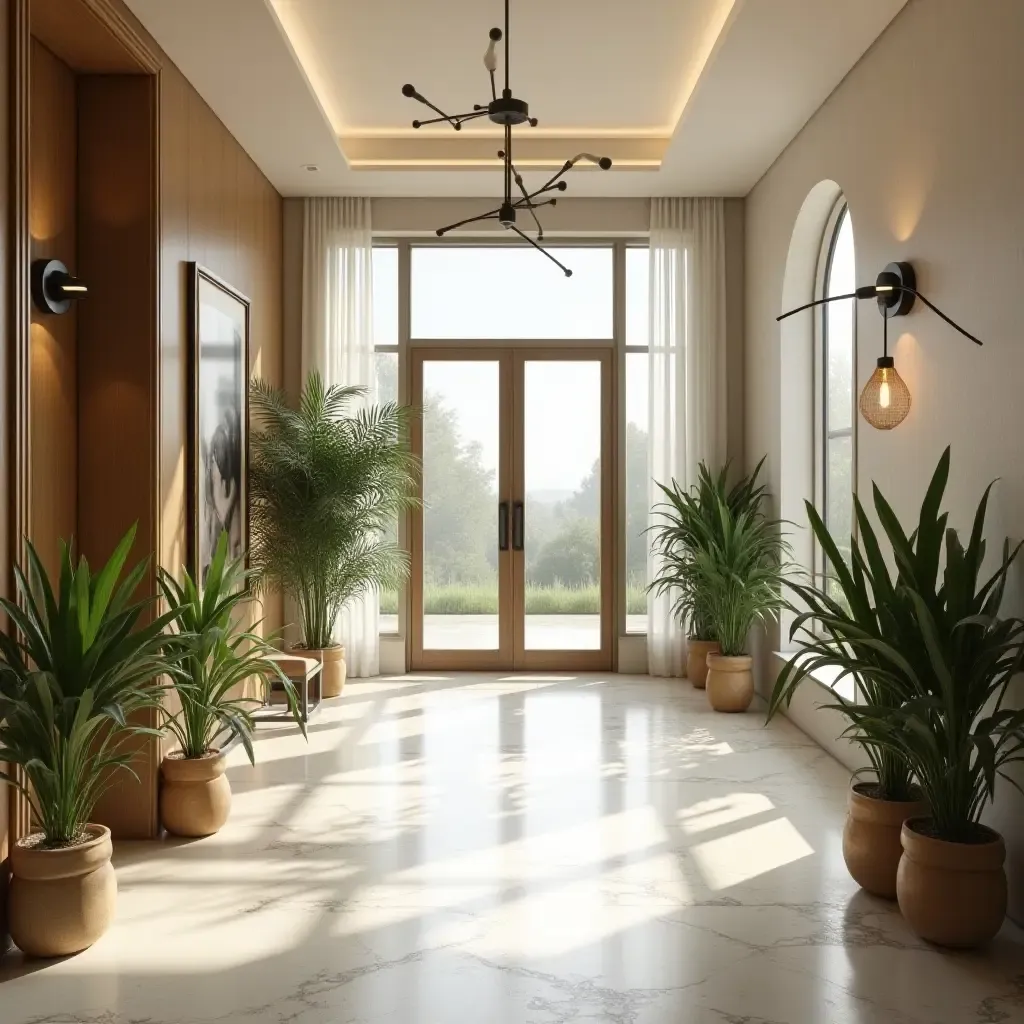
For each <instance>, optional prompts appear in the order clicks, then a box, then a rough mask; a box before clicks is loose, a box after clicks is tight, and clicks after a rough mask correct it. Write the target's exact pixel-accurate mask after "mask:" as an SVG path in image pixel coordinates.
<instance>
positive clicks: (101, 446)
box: [78, 75, 159, 838]
mask: <svg viewBox="0 0 1024 1024" xmlns="http://www.w3.org/2000/svg"><path fill="white" fill-rule="evenodd" d="M156 94H157V83H156V79H155V78H154V77H153V76H150V75H82V76H81V77H80V78H79V80H78V143H79V145H78V169H79V174H78V213H79V240H78V241H79V267H80V271H81V274H82V277H83V278H84V279H85V280H86V281H87V282H88V284H89V296H88V299H87V300H86V301H83V302H82V304H81V308H80V311H79V326H78V347H79V368H78V400H79V414H78V465H79V488H78V490H79V501H78V537H79V548H80V550H81V552H82V553H83V554H84V555H85V556H86V557H87V558H88V559H89V561H90V563H92V564H93V565H99V564H102V563H103V562H104V561H105V560H106V559H107V558H109V557H110V554H111V553H112V551H113V550H114V548H115V547H116V545H117V543H118V542H119V541H120V539H121V537H122V536H123V535H124V533H125V531H126V530H128V529H129V528H130V527H131V526H132V524H133V523H134V524H136V527H137V529H136V538H135V547H134V550H133V552H132V562H133V563H134V562H135V561H137V560H140V559H143V558H148V557H151V555H152V553H153V552H154V551H155V550H156V546H157V516H156V482H157V479H158V477H157V454H156V449H157V383H156V382H157V368H156V353H157V333H158V332H157V312H156V311H157V299H156V288H157V237H158V236H157V207H156V191H157V165H156V161H157V151H156V137H157V125H156V117H157V108H156ZM144 593H149V594H153V593H155V580H154V574H153V571H152V564H151V569H150V572H149V573H148V574H147V575H146V577H145V578H144V581H143V583H142V585H141V587H140V595H139V596H142V595H143V594H144ZM145 724H147V725H153V724H155V722H153V721H152V720H151V718H147V720H146V722H145ZM134 743H135V746H136V748H137V750H138V752H139V753H138V756H137V757H136V758H135V760H134V762H133V768H134V770H135V772H136V774H137V775H138V776H139V778H138V780H136V779H134V778H132V777H131V776H130V775H129V774H127V773H124V772H122V773H118V774H117V776H116V779H115V781H114V784H113V785H112V787H111V788H110V789H109V790H107V792H106V793H105V794H104V796H103V798H102V799H101V800H100V803H99V804H98V805H97V808H96V811H95V814H94V819H95V820H96V821H98V822H101V823H102V824H104V825H107V826H109V828H110V829H111V831H112V832H113V834H114V836H115V837H117V838H146V837H149V836H152V835H155V834H156V830H157V807H156V789H157V772H158V767H159V766H158V763H157V746H158V745H157V743H156V742H155V740H154V739H153V738H152V737H149V736H143V737H138V738H137V739H136V740H135V741H134Z"/></svg>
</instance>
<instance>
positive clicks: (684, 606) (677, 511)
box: [648, 459, 765, 640]
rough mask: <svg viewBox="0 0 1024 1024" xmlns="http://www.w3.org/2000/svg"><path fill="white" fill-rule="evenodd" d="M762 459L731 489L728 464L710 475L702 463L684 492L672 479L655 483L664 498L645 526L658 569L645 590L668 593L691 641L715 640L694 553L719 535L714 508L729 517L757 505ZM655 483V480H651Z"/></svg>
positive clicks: (760, 493)
mask: <svg viewBox="0 0 1024 1024" xmlns="http://www.w3.org/2000/svg"><path fill="white" fill-rule="evenodd" d="M763 465H764V459H761V461H760V462H759V463H758V464H757V465H756V466H755V467H754V471H753V473H751V474H750V475H749V476H744V477H742V478H741V479H740V480H738V481H737V482H736V484H735V485H733V486H732V487H731V488H730V487H729V486H728V485H727V482H726V481H727V479H728V475H729V464H728V463H726V465H725V466H723V467H722V469H721V470H720V471H719V472H718V474H717V475H713V474H712V473H711V471H710V470H709V469H708V467H707V465H706V464H705V463H703V462H701V463H700V465H699V466H698V469H697V482H696V483H695V484H694V485H692V486H691V487H690V488H689V489H688V490H685V489H684V488H683V487H682V486H681V485H680V484H679V483H677V482H676V481H675V480H673V481H672V482H671V485H670V486H666V485H664V484H661V483H658V484H657V486H658V487H659V488H660V489H661V491H662V493H663V494H664V495H665V498H666V501H664V502H661V503H659V504H658V505H655V507H654V515H655V516H656V517H658V518H659V520H660V521H659V522H658V523H656V524H655V525H654V526H652V527H650V528H649V532H651V533H652V534H653V535H654V540H653V542H652V545H651V547H652V550H653V551H654V553H655V555H656V556H657V559H658V563H659V570H658V573H657V576H656V577H655V579H654V581H653V582H652V583H651V584H650V585H649V587H648V590H650V591H652V592H653V593H655V594H659V595H661V594H668V595H669V596H670V597H671V599H672V614H673V615H674V616H675V618H676V619H677V621H678V622H679V623H680V625H681V626H682V627H683V629H684V630H686V631H687V632H688V634H689V635H690V637H691V638H692V639H694V640H717V639H718V636H717V635H716V634H715V630H714V623H713V620H712V615H711V608H710V604H709V601H710V596H709V595H708V594H707V593H705V591H704V590H703V589H702V578H701V576H699V575H698V574H696V573H694V572H693V571H692V567H693V559H694V558H695V556H696V554H697V552H698V551H700V550H702V548H703V547H704V546H706V545H708V544H710V543H713V542H716V541H719V540H720V539H721V532H720V527H721V523H722V519H721V516H720V514H719V510H720V508H721V506H722V505H723V504H724V505H725V506H726V507H727V508H728V510H729V512H730V515H731V516H732V517H733V518H737V517H739V516H741V515H742V514H743V513H744V512H747V511H752V510H757V509H760V507H761V501H762V499H763V497H764V493H765V485H764V484H758V482H757V478H758V476H759V474H760V472H761V467H762V466H763ZM656 483H657V481H656Z"/></svg>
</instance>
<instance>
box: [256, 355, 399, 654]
mask: <svg viewBox="0 0 1024 1024" xmlns="http://www.w3.org/2000/svg"><path fill="white" fill-rule="evenodd" d="M365 392H366V389H365V388H360V387H339V386H337V385H331V386H330V387H327V386H325V384H324V382H323V379H322V378H321V376H320V375H319V374H318V373H316V372H314V373H312V374H310V376H309V378H308V379H307V381H306V386H305V388H304V389H303V392H302V397H301V399H300V401H299V405H298V408H295V409H293V408H292V407H291V406H290V405H289V404H288V401H287V399H286V397H285V395H284V393H283V392H282V391H280V390H279V389H277V388H274V387H271V386H270V385H269V384H266V383H265V382H263V381H255V382H254V383H253V385H252V392H251V394H252V406H253V409H254V410H255V412H256V414H257V415H258V416H259V417H260V418H261V419H262V428H261V429H260V430H257V431H255V432H253V434H252V437H251V439H250V452H251V457H250V464H249V486H250V495H251V504H252V508H251V520H250V533H251V537H252V563H253V565H254V566H255V567H256V569H257V572H258V576H257V582H258V583H259V584H260V585H274V586H277V587H279V588H280V589H281V590H283V591H284V592H285V593H288V594H290V595H292V596H293V597H294V598H295V600H296V602H297V604H298V608H299V621H300V626H301V630H302V641H303V646H305V647H307V648H309V649H311V650H322V649H323V648H325V647H330V646H331V645H332V644H333V638H332V633H333V629H334V624H335V621H336V620H337V618H338V614H339V613H340V611H341V609H342V607H343V606H344V605H345V603H346V602H347V601H350V600H351V599H352V598H355V597H358V596H359V595H361V594H363V593H365V592H366V591H367V590H371V589H377V590H390V589H394V588H397V587H399V586H400V585H401V584H402V582H403V581H404V580H405V578H406V577H407V575H408V558H407V556H406V554H405V552H403V551H402V550H401V549H400V548H398V547H397V545H395V544H394V543H391V542H389V541H387V540H385V537H386V535H387V530H388V527H389V526H391V525H392V524H393V522H394V519H395V517H396V516H397V515H398V513H399V512H400V511H402V510H403V509H405V508H407V507H409V506H410V505H411V504H412V503H413V498H412V497H411V495H412V493H413V490H414V486H415V477H414V473H415V471H416V460H415V459H414V457H413V455H412V453H411V450H410V446H409V442H408V429H407V427H408V410H406V409H404V408H402V407H400V406H398V405H397V404H395V403H393V402H389V403H385V404H382V405H374V406H370V407H369V408H366V409H362V410H360V411H359V412H357V413H356V414H355V415H348V412H347V410H348V408H349V406H350V405H351V403H352V402H354V401H355V400H356V399H358V398H360V397H361V396H363V395H364V394H365Z"/></svg>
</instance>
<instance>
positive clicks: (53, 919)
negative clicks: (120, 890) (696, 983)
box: [8, 825, 117, 957]
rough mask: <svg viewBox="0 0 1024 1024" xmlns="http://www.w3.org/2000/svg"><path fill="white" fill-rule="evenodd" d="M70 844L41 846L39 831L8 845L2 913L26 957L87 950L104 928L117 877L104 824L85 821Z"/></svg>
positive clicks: (114, 902) (111, 917)
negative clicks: (8, 864) (83, 836)
mask: <svg viewBox="0 0 1024 1024" xmlns="http://www.w3.org/2000/svg"><path fill="white" fill-rule="evenodd" d="M85 831H86V837H87V838H86V839H85V840H84V841H83V842H81V843H79V844H78V845H76V846H68V847H64V848H61V849H43V848H40V847H39V845H38V843H39V839H40V838H41V837H40V836H39V835H32V836H26V837H25V838H23V839H19V840H18V841H17V842H16V843H15V844H14V846H13V847H12V848H11V873H12V878H11V884H10V890H9V892H8V913H9V916H10V923H9V926H10V931H11V938H12V939H13V940H14V942H15V943H16V944H17V946H18V948H19V949H21V950H22V952H24V953H27V954H29V955H30V956H40V957H54V956H70V955H71V954H72V953H80V952H81V951H82V950H83V949H88V948H89V946H91V945H92V944H93V943H94V942H95V941H96V940H97V939H98V938H99V937H100V936H101V935H103V933H104V932H105V931H106V930H107V929H108V928H109V927H110V924H111V922H112V921H113V920H114V911H115V909H116V907H117V878H116V877H115V875H114V868H113V865H112V864H111V863H110V855H111V853H112V852H113V848H112V846H111V843H110V829H108V828H106V827H104V826H103V825H86V826H85Z"/></svg>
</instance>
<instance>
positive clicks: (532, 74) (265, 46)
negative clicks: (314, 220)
mask: <svg viewBox="0 0 1024 1024" xmlns="http://www.w3.org/2000/svg"><path fill="white" fill-rule="evenodd" d="M125 2H126V3H127V4H128V6H129V7H130V8H131V9H132V11H133V12H134V13H135V14H136V15H137V16H138V17H139V19H140V20H141V21H142V23H143V24H144V25H145V27H146V28H147V29H148V30H149V31H150V32H151V33H152V35H153V36H154V37H155V39H156V40H157V42H158V43H159V44H160V46H162V47H163V49H164V50H165V51H166V52H167V54H168V56H169V57H170V58H171V59H172V60H173V61H174V63H175V64H176V65H177V66H178V67H179V68H180V70H181V71H182V72H183V74H184V75H185V77H186V78H188V80H189V81H190V82H191V83H192V85H193V86H194V87H195V88H196V90H197V91H198V92H199V94H200V95H201V96H202V97H203V99H204V100H206V102H207V103H208V104H209V105H210V107H211V108H212V109H213V111H214V113H216V114H217V116H218V117H219V118H220V119H221V121H223V122H224V124H225V125H226V126H227V128H228V130H229V131H230V132H231V133H232V134H233V135H234V136H235V138H236V139H237V140H238V141H239V143H241V145H242V146H243V147H244V148H245V150H246V152H248V153H249V155H250V156H251V157H252V158H253V160H254V161H255V162H256V164H257V165H258V166H259V167H260V169H261V170H262V171H263V173H264V174H266V176H267V177H268V178H269V179H270V181H271V182H272V183H273V184H274V185H275V186H276V188H277V189H278V190H279V191H280V192H281V193H282V194H283V195H367V196H403V197H407V196H439V197H440V196H445V197H468V196H481V197H486V196H493V192H494V178H493V173H494V172H495V171H497V170H498V169H500V167H501V160H500V159H499V158H498V155H497V152H498V149H499V148H500V139H501V135H502V132H501V128H500V127H498V126H496V125H492V124H491V123H490V122H489V121H488V120H487V119H486V118H481V119H480V120H479V121H476V122H469V123H467V124H466V125H465V126H464V127H463V129H462V130H461V131H459V132H455V131H452V129H451V127H450V126H447V125H440V126H436V125H435V126H430V127H426V128H421V129H419V130H416V129H414V128H413V127H412V120H413V118H414V117H417V116H420V117H421V118H422V113H418V112H417V111H416V110H415V105H413V108H412V109H411V108H410V101H409V100H408V99H407V98H406V97H404V96H403V95H402V86H403V85H404V84H406V83H411V84H413V85H415V86H416V87H417V89H418V90H419V91H420V92H421V93H422V94H423V95H425V96H428V97H429V98H430V100H431V101H432V102H433V103H436V104H437V105H438V106H439V107H441V108H442V109H444V110H446V111H449V112H458V111H461V110H462V109H463V108H462V107H461V106H460V104H463V103H465V102H466V101H467V99H468V101H469V102H470V103H471V104H472V103H473V102H483V101H484V99H486V89H487V80H486V77H485V76H484V71H483V66H482V61H481V58H482V56H483V49H484V48H485V47H486V45H487V38H488V31H489V30H490V29H491V28H492V27H494V26H495V25H498V24H499V23H500V22H501V20H502V19H503V3H502V0H125ZM905 2H906V0H513V4H512V10H511V18H512V23H511V29H512V36H513V39H514V41H515V49H514V52H513V54H512V76H513V79H514V87H515V92H516V95H517V96H520V97H522V98H524V99H526V100H527V101H528V102H529V104H530V113H531V116H536V117H537V118H538V119H539V122H538V124H537V127H536V128H531V129H530V130H529V132H528V133H526V132H524V133H522V138H521V141H520V142H519V143H518V145H517V149H516V166H517V168H518V169H519V170H521V171H526V170H529V169H536V170H537V171H538V173H539V175H540V180H542V181H543V180H544V179H545V178H546V177H548V176H549V175H550V174H551V173H552V172H553V171H555V170H556V169H557V168H558V167H560V166H561V165H562V163H563V162H564V160H565V159H566V156H567V154H568V155H572V154H575V153H597V154H601V155H603V156H608V157H611V159H612V169H611V170H610V171H607V172H604V171H601V170H598V169H597V168H594V169H592V170H587V171H580V172H579V174H578V176H577V177H576V178H575V179H574V180H573V184H572V194H573V196H654V195H725V196H729V195H746V193H747V192H748V191H749V190H750V189H751V188H752V187H753V186H754V184H755V183H756V182H757V180H758V178H760V177H761V175H762V174H764V172H765V171H766V170H767V169H768V168H769V167H770V166H771V164H772V162H773V161H774V160H775V159H776V158H777V157H778V155H779V154H780V153H781V152H782V150H783V149H784V148H785V147H786V145H788V143H789V142H790V141H791V140H792V139H793V137H794V136H795V135H796V134H797V133H798V132H799V131H800V129H801V128H802V127H803V125H804V124H805V123H806V122H807V120H808V118H810V117H811V116H812V115H813V114H814V112H815V111H816V110H817V109H818V107H820V106H821V104H822V103H824V102H825V100H826V99H828V96H829V93H831V91H832V90H833V89H834V88H835V87H836V86H837V85H838V84H839V83H840V82H841V81H842V79H843V77H844V76H845V75H846V74H847V72H848V71H849V70H850V68H851V67H853V65H854V64H855V63H856V62H857V61H858V60H859V59H860V57H861V56H862V55H863V53H864V52H865V50H867V48H868V47H869V46H870V45H871V44H872V43H873V42H874V41H875V39H877V38H878V36H879V35H880V33H881V32H882V31H884V29H885V28H886V26H887V25H888V24H889V22H890V21H891V20H892V19H893V18H894V17H895V16H896V14H897V13H898V12H899V10H900V9H901V8H902V7H903V5H904V3H905ZM481 87H483V91H484V94H483V95H481ZM311 167H314V168H316V169H315V170H310V169H309V168H311ZM545 172H546V173H545Z"/></svg>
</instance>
